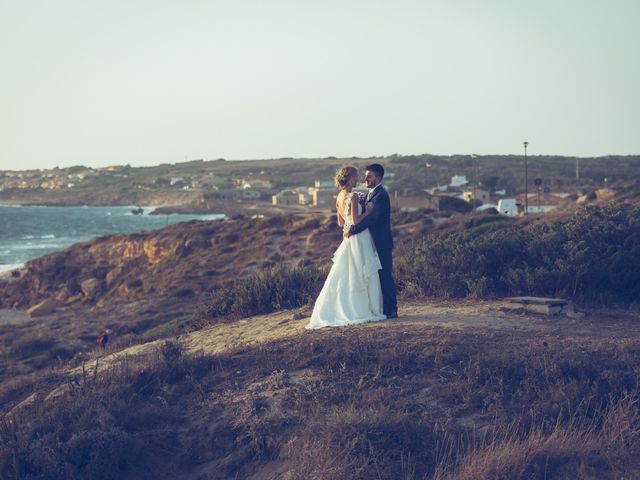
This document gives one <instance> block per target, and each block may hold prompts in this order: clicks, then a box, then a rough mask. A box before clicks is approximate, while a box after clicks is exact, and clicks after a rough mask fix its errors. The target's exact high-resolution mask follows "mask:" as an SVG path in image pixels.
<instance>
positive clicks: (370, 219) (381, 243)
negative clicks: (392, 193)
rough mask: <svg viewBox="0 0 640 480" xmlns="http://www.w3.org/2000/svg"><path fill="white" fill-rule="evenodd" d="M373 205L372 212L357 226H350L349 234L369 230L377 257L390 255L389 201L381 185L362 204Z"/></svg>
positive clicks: (391, 243)
mask: <svg viewBox="0 0 640 480" xmlns="http://www.w3.org/2000/svg"><path fill="white" fill-rule="evenodd" d="M369 202H371V203H373V211H372V212H371V213H370V214H369V215H367V216H366V217H364V219H362V221H361V222H360V223H358V224H357V225H352V226H351V227H350V228H349V232H350V233H351V234H352V235H354V234H357V233H360V232H362V231H364V230H365V229H367V228H368V229H369V231H370V232H371V236H372V237H373V243H375V245H376V250H377V251H378V255H379V256H382V255H385V254H386V255H390V254H391V250H392V249H393V235H392V234H391V200H390V199H389V194H388V193H387V191H386V190H385V189H384V187H383V186H382V185H380V186H379V187H377V188H376V189H375V190H374V191H373V193H372V195H371V197H370V198H369V199H368V200H366V201H365V202H364V205H365V206H366V204H367V203H369Z"/></svg>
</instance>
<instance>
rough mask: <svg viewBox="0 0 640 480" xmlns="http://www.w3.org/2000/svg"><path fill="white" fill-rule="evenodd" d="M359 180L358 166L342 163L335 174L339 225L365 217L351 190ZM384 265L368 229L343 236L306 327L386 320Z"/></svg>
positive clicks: (368, 210)
mask: <svg viewBox="0 0 640 480" xmlns="http://www.w3.org/2000/svg"><path fill="white" fill-rule="evenodd" d="M357 184H358V170H357V169H356V168H355V167H343V168H341V169H340V170H339V171H338V174H337V175H336V186H337V187H338V188H340V193H339V194H338V198H337V199H336V207H337V210H338V225H340V226H341V227H343V228H347V229H348V228H349V227H350V226H351V225H356V224H358V223H360V222H361V221H362V219H363V218H365V217H366V216H367V215H368V214H369V213H370V212H371V209H372V208H371V207H372V205H370V206H369V207H368V208H367V210H366V211H365V212H363V211H362V206H361V205H360V202H359V201H358V200H359V199H358V195H357V194H356V193H355V192H352V190H353V188H354V187H355V186H356V185H357ZM381 268H382V267H381V265H380V260H379V258H378V254H377V253H376V250H375V246H374V244H373V238H372V237H371V234H370V233H369V231H368V230H365V231H363V232H362V233H361V234H359V235H352V236H350V237H349V238H344V239H343V240H342V243H341V244H340V246H339V247H338V249H337V250H336V251H335V253H334V254H333V265H332V266H331V270H330V271H329V275H328V276H327V279H326V281H325V283H324V286H323V287H322V290H321V291H320V295H318V298H317V300H316V303H315V305H314V307H313V313H312V314H311V320H310V321H309V324H308V325H307V327H306V328H308V329H315V328H321V327H339V326H343V325H351V324H354V323H362V322H369V321H373V320H384V319H385V318H386V317H385V316H384V315H383V314H382V290H381V288H380V277H379V275H378V270H380V269H381Z"/></svg>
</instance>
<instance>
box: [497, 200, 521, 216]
mask: <svg viewBox="0 0 640 480" xmlns="http://www.w3.org/2000/svg"><path fill="white" fill-rule="evenodd" d="M498 212H499V213H502V214H503V215H508V216H509V217H515V216H516V215H517V213H518V207H517V206H516V199H515V198H502V199H500V200H498Z"/></svg>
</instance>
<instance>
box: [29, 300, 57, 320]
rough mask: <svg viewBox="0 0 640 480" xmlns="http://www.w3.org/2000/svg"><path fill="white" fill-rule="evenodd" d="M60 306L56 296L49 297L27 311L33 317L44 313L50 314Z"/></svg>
mask: <svg viewBox="0 0 640 480" xmlns="http://www.w3.org/2000/svg"><path fill="white" fill-rule="evenodd" d="M57 307H58V301H57V300H56V299H55V298H47V299H46V300H43V301H42V302H40V303H38V304H37V305H34V306H33V307H31V308H29V309H28V310H27V313H28V314H29V316H30V317H31V318H33V317H42V316H43V315H48V314H50V313H52V312H53V311H55V309H56V308H57Z"/></svg>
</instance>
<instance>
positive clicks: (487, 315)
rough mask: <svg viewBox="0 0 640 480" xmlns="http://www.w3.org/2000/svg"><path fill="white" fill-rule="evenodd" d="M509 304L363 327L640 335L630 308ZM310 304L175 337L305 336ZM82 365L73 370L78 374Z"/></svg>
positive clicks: (436, 311) (252, 339)
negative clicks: (581, 309)
mask: <svg viewBox="0 0 640 480" xmlns="http://www.w3.org/2000/svg"><path fill="white" fill-rule="evenodd" d="M505 305H506V304H505V303H504V302H500V301H493V302H471V301H459V302H426V301H410V302H405V303H403V304H401V312H400V313H401V316H400V318H399V319H397V320H385V321H382V322H371V323H366V324H362V325H360V328H387V327H389V326H398V325H403V324H406V325H422V326H425V327H433V326H436V327H443V328H453V329H479V330H487V329H491V330H497V331H505V332H510V333H521V334H522V335H540V334H544V335H552V336H558V337H587V338H619V339H621V338H632V337H636V338H637V337H638V336H639V335H640V315H638V313H628V312H614V313H611V312H610V311H607V312H604V311H602V312H592V313H588V314H587V315H585V316H584V317H583V318H569V317H566V316H555V317H554V316H545V315H537V314H532V313H527V312H522V311H518V310H509V309H507V308H505ZM310 313H311V312H310V308H309V307H306V308H303V309H298V310H294V311H284V312H276V313H272V314H268V315H260V316H255V317H250V318H246V319H243V320H239V321H236V322H232V323H220V324H216V325H212V326H210V327H207V328H205V329H202V330H198V331H195V332H191V333H188V334H184V335H181V336H179V337H177V338H175V339H173V341H176V342H177V343H179V344H180V345H181V346H182V348H183V349H184V351H185V352H187V353H190V354H196V353H198V354H204V355H215V354H219V353H222V352H226V351H230V350H234V349H236V348H239V347H245V346H252V345H259V344H264V343H268V342H271V341H274V340H278V339H282V338H287V337H293V336H297V335H304V334H305V332H306V330H305V326H306V324H307V323H308V321H309V315H310ZM165 341H166V340H157V341H154V342H149V343H145V344H142V345H135V346H132V347H129V348H126V349H124V350H121V351H119V352H115V353H112V354H109V355H106V356H103V357H102V358H101V359H100V363H101V364H102V366H103V368H105V367H108V366H109V365H111V364H112V363H113V362H114V361H117V360H119V359H120V358H121V357H122V356H123V355H127V356H138V355H142V356H145V355H148V354H150V353H151V352H155V351H157V348H158V347H159V346H160V345H161V344H162V343H163V342H165ZM78 372H79V369H76V370H74V371H72V372H71V373H78Z"/></svg>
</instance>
